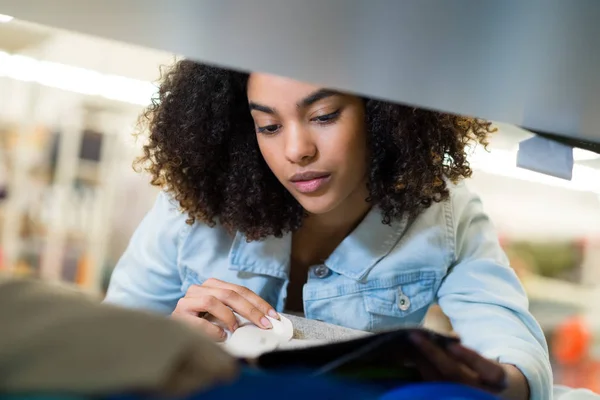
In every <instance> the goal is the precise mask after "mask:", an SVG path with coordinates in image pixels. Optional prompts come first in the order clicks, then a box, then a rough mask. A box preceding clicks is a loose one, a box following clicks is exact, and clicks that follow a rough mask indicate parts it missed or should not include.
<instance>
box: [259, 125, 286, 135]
mask: <svg viewBox="0 0 600 400" xmlns="http://www.w3.org/2000/svg"><path fill="white" fill-rule="evenodd" d="M279 129H281V125H265V126H259V127H258V128H257V129H256V130H257V131H258V133H264V134H265V135H273V134H275V133H277V132H278V131H279Z"/></svg>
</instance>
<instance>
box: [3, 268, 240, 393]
mask: <svg viewBox="0 0 600 400" xmlns="http://www.w3.org/2000/svg"><path fill="white" fill-rule="evenodd" d="M0 326H1V327H2V334H1V335H0V392H2V393H7V392H12V393H49V392H52V393H71V394H82V395H104V394H117V393H124V392H128V391H132V390H135V391H140V390H141V391H150V392H158V393H167V394H169V393H170V394H181V393H190V392H193V391H195V390H199V389H202V388H206V387H208V386H210V385H212V384H215V383H218V382H223V381H225V380H229V379H230V378H232V377H233V376H234V375H235V372H236V369H237V367H236V364H235V362H234V360H233V359H232V358H231V357H230V356H228V355H226V354H225V353H224V351H223V350H222V349H221V348H219V347H218V346H217V345H216V344H214V343H213V341H212V340H210V339H208V338H205V337H204V336H202V335H201V334H200V333H197V332H194V331H193V330H191V329H190V328H188V327H186V326H183V325H181V324H179V323H177V322H176V321H174V320H171V319H167V318H164V317H162V316H158V315H151V314H146V313H143V312H139V311H134V310H127V309H123V308H118V307H111V306H108V305H102V304H100V302H99V299H93V298H90V297H87V296H86V295H84V294H82V293H80V292H78V291H76V290H73V289H71V288H67V287H65V286H62V285H58V284H49V283H44V282H40V281H33V280H16V279H8V278H6V277H0Z"/></svg>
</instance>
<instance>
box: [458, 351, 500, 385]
mask: <svg viewBox="0 0 600 400" xmlns="http://www.w3.org/2000/svg"><path fill="white" fill-rule="evenodd" d="M448 351H449V352H450V353H451V354H452V355H453V356H454V358H455V359H456V360H458V361H460V362H462V363H464V364H465V365H467V366H468V367H469V368H471V369H472V370H473V371H476V372H477V374H478V375H479V379H480V380H481V381H482V382H483V383H484V384H486V385H489V386H491V387H495V388H498V390H503V389H505V388H506V386H507V383H506V380H507V376H506V371H505V370H504V368H503V367H502V365H500V364H498V363H495V362H493V361H491V360H488V359H487V358H484V357H482V356H480V355H479V354H478V353H477V352H475V351H473V350H471V349H467V348H466V347H464V346H461V345H459V344H451V345H450V346H448Z"/></svg>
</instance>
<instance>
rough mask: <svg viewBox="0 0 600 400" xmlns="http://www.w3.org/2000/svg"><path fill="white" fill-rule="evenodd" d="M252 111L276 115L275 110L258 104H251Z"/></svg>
mask: <svg viewBox="0 0 600 400" xmlns="http://www.w3.org/2000/svg"><path fill="white" fill-rule="evenodd" d="M249 106H250V111H252V110H256V111H260V112H264V113H267V114H275V109H274V108H271V107H267V106H263V105H260V104H258V103H254V102H250V104H249Z"/></svg>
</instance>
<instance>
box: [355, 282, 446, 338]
mask: <svg viewBox="0 0 600 400" xmlns="http://www.w3.org/2000/svg"><path fill="white" fill-rule="evenodd" d="M436 282H437V279H436V275H435V273H434V272H429V271H422V272H416V273H410V274H405V275H401V276H399V277H398V280H397V282H395V283H394V284H392V285H389V286H388V285H386V287H382V288H374V289H370V290H367V291H365V292H364V295H363V300H364V304H365V309H366V311H367V313H368V314H369V317H370V330H371V331H383V330H389V329H393V328H398V327H401V326H407V325H416V324H420V323H422V322H423V319H424V318H425V314H426V313H427V310H428V308H429V306H430V305H431V304H432V303H433V301H434V298H435V290H436Z"/></svg>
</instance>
